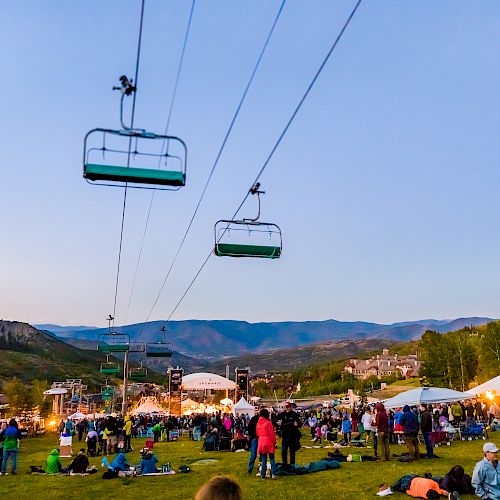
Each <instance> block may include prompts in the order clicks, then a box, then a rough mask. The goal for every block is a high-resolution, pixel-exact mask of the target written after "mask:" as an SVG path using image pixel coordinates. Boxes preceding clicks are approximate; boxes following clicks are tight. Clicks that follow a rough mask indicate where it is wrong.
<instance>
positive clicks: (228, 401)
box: [220, 398, 233, 406]
mask: <svg viewBox="0 0 500 500" xmlns="http://www.w3.org/2000/svg"><path fill="white" fill-rule="evenodd" d="M220 404H221V405H225V406H231V405H232V404H233V400H232V399H229V398H224V399H221V400H220Z"/></svg>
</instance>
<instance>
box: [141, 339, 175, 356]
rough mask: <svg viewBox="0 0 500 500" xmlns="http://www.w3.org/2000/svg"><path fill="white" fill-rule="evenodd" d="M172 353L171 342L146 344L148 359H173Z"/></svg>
mask: <svg viewBox="0 0 500 500" xmlns="http://www.w3.org/2000/svg"><path fill="white" fill-rule="evenodd" d="M172 353H173V350H172V344H170V343H169V342H153V343H150V344H146V357H147V358H171V357H172Z"/></svg>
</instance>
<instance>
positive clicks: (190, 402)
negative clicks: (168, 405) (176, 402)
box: [181, 398, 198, 408]
mask: <svg viewBox="0 0 500 500" xmlns="http://www.w3.org/2000/svg"><path fill="white" fill-rule="evenodd" d="M197 404H198V403H197V402H196V401H193V400H192V399H191V398H187V399H185V400H184V401H182V402H181V407H182V408H190V407H191V406H193V405H197Z"/></svg>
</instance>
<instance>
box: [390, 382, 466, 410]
mask: <svg viewBox="0 0 500 500" xmlns="http://www.w3.org/2000/svg"><path fill="white" fill-rule="evenodd" d="M470 398H471V394H469V393H467V392H459V391H454V390H452V389H446V388H442V387H419V388H418V389H412V390H410V391H405V392H401V393H400V394H398V395H397V396H394V397H393V398H390V399H388V400H387V401H384V406H385V407H386V408H399V407H402V406H405V405H409V406H415V405H419V404H422V403H424V404H432V403H451V402H453V401H462V400H464V399H470Z"/></svg>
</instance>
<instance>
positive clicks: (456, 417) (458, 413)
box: [450, 401, 464, 424]
mask: <svg viewBox="0 0 500 500" xmlns="http://www.w3.org/2000/svg"><path fill="white" fill-rule="evenodd" d="M450 411H451V415H452V416H453V422H456V423H457V424H459V423H460V422H461V421H462V417H463V414H464V411H463V409H462V406H461V404H460V403H459V402H458V401H455V402H454V403H453V404H452V405H451V408H450Z"/></svg>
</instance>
